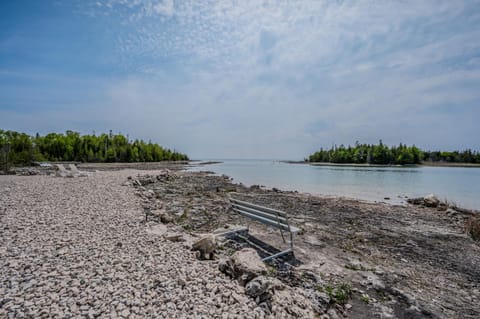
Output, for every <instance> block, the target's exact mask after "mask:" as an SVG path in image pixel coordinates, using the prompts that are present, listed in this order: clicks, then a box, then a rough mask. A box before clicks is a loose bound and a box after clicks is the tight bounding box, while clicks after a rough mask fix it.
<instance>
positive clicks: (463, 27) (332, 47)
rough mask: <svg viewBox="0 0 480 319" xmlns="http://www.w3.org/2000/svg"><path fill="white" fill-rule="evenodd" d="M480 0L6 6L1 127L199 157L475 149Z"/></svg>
mask: <svg viewBox="0 0 480 319" xmlns="http://www.w3.org/2000/svg"><path fill="white" fill-rule="evenodd" d="M479 120H480V1H455V0H449V1H426V0H425V1H368V0H367V1H320V0H319V1H313V0H312V1H265V2H262V1H258V0H255V1H249V0H241V1H240V0H239V1H193V0H192V1H189V0H184V1H171V0H162V1H160V0H158V1H156V0H105V1H101V0H98V1H88V0H85V1H73V0H71V1H70V0H69V1H60V0H57V1H51V2H49V1H1V2H0V128H3V129H11V130H18V131H24V132H27V133H31V134H35V133H36V132H39V133H41V134H44V133H48V132H51V131H56V132H64V131H65V130H68V129H73V130H76V131H79V132H81V133H92V132H93V131H95V132H97V133H99V132H108V130H110V129H112V130H114V131H115V132H121V133H124V134H129V136H130V137H134V138H143V139H146V140H149V139H151V140H152V141H155V142H158V143H160V144H162V145H164V146H167V147H170V148H175V149H177V150H180V151H182V152H186V153H187V154H189V155H190V157H193V158H281V159H302V158H303V157H304V156H307V155H308V154H310V153H312V152H313V151H315V150H316V149H318V148H320V147H330V146H331V145H332V144H333V143H336V144H342V143H343V144H353V143H354V142H355V141H356V140H358V141H360V142H365V143H375V142H377V141H378V140H379V139H382V140H383V142H384V143H386V144H390V145H391V144H398V143H400V142H402V143H406V144H416V145H418V146H420V147H422V148H425V149H448V150H452V149H464V148H473V149H477V150H480V138H479V136H480V125H479V124H478V123H479Z"/></svg>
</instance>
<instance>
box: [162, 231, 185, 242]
mask: <svg viewBox="0 0 480 319" xmlns="http://www.w3.org/2000/svg"><path fill="white" fill-rule="evenodd" d="M163 237H164V238H165V239H166V240H170V241H173V242H179V241H185V239H184V238H183V235H182V234H181V233H166V234H165V235H164V236H163Z"/></svg>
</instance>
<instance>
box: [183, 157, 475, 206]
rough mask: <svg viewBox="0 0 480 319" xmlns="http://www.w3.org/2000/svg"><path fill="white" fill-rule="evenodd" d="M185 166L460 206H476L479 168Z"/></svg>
mask: <svg viewBox="0 0 480 319" xmlns="http://www.w3.org/2000/svg"><path fill="white" fill-rule="evenodd" d="M190 170H192V171H201V170H208V171H213V172H215V173H216V174H219V175H221V174H225V175H228V176H230V177H232V178H233V179H234V181H236V182H239V183H243V184H244V185H247V186H251V185H263V186H266V187H269V188H271V187H276V188H279V189H281V190H297V191H299V192H306V193H311V194H318V195H335V196H344V197H350V198H356V199H362V200H367V201H381V202H387V203H402V202H403V200H402V199H401V197H405V196H408V197H419V196H424V195H427V194H431V193H433V194H435V195H437V196H438V197H439V198H440V199H442V200H448V201H449V202H454V203H455V204H457V205H458V206H460V207H464V208H470V209H476V210H480V168H463V167H345V166H341V167H339V166H312V165H306V164H289V163H283V162H280V161H272V160H222V163H220V164H211V165H206V166H194V167H192V168H191V169H190ZM385 197H389V198H390V200H385V199H384V198H385Z"/></svg>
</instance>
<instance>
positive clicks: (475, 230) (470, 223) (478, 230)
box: [465, 216, 480, 241]
mask: <svg viewBox="0 0 480 319" xmlns="http://www.w3.org/2000/svg"><path fill="white" fill-rule="evenodd" d="M465 229H466V231H467V233H468V234H469V235H470V237H472V238H473V240H476V241H480V217H478V216H472V217H470V219H469V220H467V222H466V225H465Z"/></svg>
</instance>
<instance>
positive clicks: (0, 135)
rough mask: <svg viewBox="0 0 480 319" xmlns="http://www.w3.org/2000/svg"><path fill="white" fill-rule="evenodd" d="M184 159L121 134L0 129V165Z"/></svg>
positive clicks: (157, 146) (184, 157) (186, 157)
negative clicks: (34, 133) (35, 132)
mask: <svg viewBox="0 0 480 319" xmlns="http://www.w3.org/2000/svg"><path fill="white" fill-rule="evenodd" d="M181 160H188V156H187V155H185V154H181V153H178V152H176V151H171V150H169V149H165V148H163V147H161V146H160V145H158V144H155V143H151V142H148V143H146V142H144V141H142V140H134V141H129V139H128V137H125V136H124V135H122V134H113V133H112V131H110V133H109V134H105V133H104V134H100V135H95V134H92V135H80V133H77V132H73V131H67V132H65V134H59V133H50V134H47V135H45V136H41V135H39V134H38V133H37V134H36V135H35V136H30V135H28V134H25V133H19V132H15V131H4V130H1V129H0V162H1V163H2V166H5V165H30V164H31V163H32V162H36V161H38V162H42V161H80V162H159V161H181Z"/></svg>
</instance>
